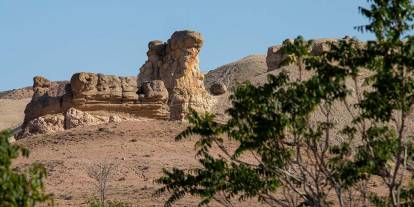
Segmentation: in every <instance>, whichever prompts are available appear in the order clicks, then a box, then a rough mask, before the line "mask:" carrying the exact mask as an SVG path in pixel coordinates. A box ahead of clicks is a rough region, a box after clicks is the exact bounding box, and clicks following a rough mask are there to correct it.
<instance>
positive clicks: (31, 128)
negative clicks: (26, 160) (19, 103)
mask: <svg viewBox="0 0 414 207" xmlns="http://www.w3.org/2000/svg"><path fill="white" fill-rule="evenodd" d="M64 119H65V117H64V116H63V115H62V114H48V115H45V116H42V117H38V118H35V119H33V120H30V121H29V122H28V123H27V124H26V126H25V127H24V128H23V129H22V131H21V132H20V135H19V137H27V136H33V135H37V134H50V133H55V132H59V131H63V130H65V127H64Z"/></svg>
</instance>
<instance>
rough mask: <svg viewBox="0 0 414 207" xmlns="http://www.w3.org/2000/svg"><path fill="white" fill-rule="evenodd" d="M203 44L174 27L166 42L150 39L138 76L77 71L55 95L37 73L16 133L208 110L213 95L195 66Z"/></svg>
mask: <svg viewBox="0 0 414 207" xmlns="http://www.w3.org/2000/svg"><path fill="white" fill-rule="evenodd" d="M202 44H203V39H202V37H201V34H200V33H197V32H192V31H179V32H175V33H174V34H173V35H172V37H171V38H170V39H169V40H168V41H167V42H166V43H162V42H161V41H151V42H150V43H149V45H148V47H149V50H148V53H147V55H148V60H147V61H146V63H145V64H144V65H143V66H142V67H141V69H140V74H139V75H138V77H118V76H114V75H104V74H95V73H85V72H81V73H76V74H74V75H73V76H72V78H71V79H70V83H68V84H67V85H65V93H64V94H63V95H60V96H50V95H49V93H48V92H49V90H50V86H51V82H50V81H49V80H47V79H46V78H44V77H41V76H36V77H35V78H34V79H33V82H34V83H33V92H34V95H33V97H32V100H31V102H30V103H29V104H28V105H27V106H26V109H25V120H24V123H23V125H22V133H21V137H22V136H30V135H34V134H38V133H41V134H42V133H50V132H56V131H59V130H62V129H70V128H74V127H78V126H87V125H95V124H100V123H106V122H111V121H119V120H127V119H131V118H132V119H134V118H138V117H146V118H154V119H172V120H182V119H183V118H184V117H185V115H186V114H187V113H188V111H189V108H193V109H194V110H196V111H198V112H207V111H209V110H210V109H211V107H212V106H213V104H214V101H215V99H214V98H213V97H212V96H210V95H209V94H208V92H207V91H206V89H205V88H204V83H203V79H204V76H203V74H202V73H201V72H200V70H199V60H198V53H199V52H200V49H201V47H202Z"/></svg>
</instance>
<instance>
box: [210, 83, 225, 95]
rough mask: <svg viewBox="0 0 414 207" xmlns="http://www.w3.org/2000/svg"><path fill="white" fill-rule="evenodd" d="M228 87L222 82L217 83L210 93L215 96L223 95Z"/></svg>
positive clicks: (212, 86) (213, 85)
mask: <svg viewBox="0 0 414 207" xmlns="http://www.w3.org/2000/svg"><path fill="white" fill-rule="evenodd" d="M226 91H227V87H226V85H224V83H221V82H215V83H213V84H212V85H211V86H210V93H211V94H213V95H216V96H217V95H221V94H224V93H226Z"/></svg>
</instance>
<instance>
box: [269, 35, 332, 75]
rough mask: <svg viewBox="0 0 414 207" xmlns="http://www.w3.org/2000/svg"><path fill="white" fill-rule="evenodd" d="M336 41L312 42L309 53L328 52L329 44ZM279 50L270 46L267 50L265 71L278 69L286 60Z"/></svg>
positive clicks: (322, 40) (278, 46) (318, 40)
mask: <svg viewBox="0 0 414 207" xmlns="http://www.w3.org/2000/svg"><path fill="white" fill-rule="evenodd" d="M337 41H338V40H337V39H329V38H325V39H317V40H314V43H313V44H314V45H313V47H312V51H311V53H312V55H321V54H322V52H326V51H329V50H330V48H331V47H330V45H331V43H335V42H337ZM281 48H282V46H281V45H276V46H271V47H269V48H268V50H267V57H266V64H267V68H268V70H267V71H273V70H276V69H279V68H280V67H281V65H280V64H281V63H282V62H283V60H285V59H286V58H287V55H286V54H284V53H283V51H282V50H281Z"/></svg>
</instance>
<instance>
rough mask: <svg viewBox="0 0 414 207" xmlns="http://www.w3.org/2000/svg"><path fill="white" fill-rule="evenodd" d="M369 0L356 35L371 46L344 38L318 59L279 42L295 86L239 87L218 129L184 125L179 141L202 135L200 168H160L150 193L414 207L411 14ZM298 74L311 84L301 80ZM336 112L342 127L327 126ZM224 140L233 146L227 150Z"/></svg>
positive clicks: (211, 123)
mask: <svg viewBox="0 0 414 207" xmlns="http://www.w3.org/2000/svg"><path fill="white" fill-rule="evenodd" d="M368 2H370V7H369V8H360V11H361V13H362V15H363V16H365V17H367V18H368V19H369V24H368V25H365V26H360V27H357V29H358V30H360V31H363V32H371V33H373V34H374V35H375V37H376V40H375V41H368V42H367V43H366V44H363V43H361V42H359V41H358V40H356V39H351V38H347V39H343V40H340V41H338V42H336V43H332V44H331V45H330V47H331V48H330V50H329V51H323V52H322V53H321V54H320V55H318V56H313V55H312V54H311V53H310V51H309V48H311V47H309V46H310V45H312V44H313V42H312V41H306V40H304V39H303V38H302V37H299V38H297V39H296V40H295V41H294V42H293V43H292V42H290V41H286V42H284V46H283V47H284V48H285V51H286V52H287V53H288V54H289V59H288V61H289V63H296V64H297V65H298V66H299V70H300V71H299V74H300V75H299V79H298V80H295V81H293V82H292V81H291V80H290V79H289V75H288V74H287V72H281V73H280V74H278V75H276V76H273V75H270V76H269V80H268V83H266V84H264V85H262V86H253V85H252V84H250V83H246V84H244V85H241V86H240V87H238V88H236V89H235V91H234V94H233V95H232V96H231V100H232V104H233V105H232V107H231V108H230V109H228V111H227V113H228V114H229V115H230V119H229V120H228V121H227V122H226V123H224V124H223V123H218V122H216V121H215V120H214V115H211V114H205V115H199V114H197V113H195V112H194V113H193V114H192V115H191V116H190V117H189V122H190V123H191V126H190V127H188V128H187V129H186V130H185V131H183V132H182V133H181V134H180V135H178V136H177V137H176V140H181V139H184V138H187V137H190V136H191V135H200V137H199V139H198V140H197V141H196V143H195V146H196V149H197V152H196V156H197V158H198V160H199V162H200V164H201V167H199V168H195V169H191V170H182V169H178V168H173V169H171V170H167V169H164V176H163V177H161V178H159V179H158V180H157V182H158V183H160V184H162V185H163V186H162V187H161V188H160V189H159V190H158V191H157V192H156V194H157V195H159V194H161V193H164V192H170V193H171V195H170V197H169V199H168V200H167V201H166V203H165V206H171V205H172V204H173V203H174V202H176V201H177V200H179V199H181V198H183V197H184V196H185V195H187V194H189V195H193V196H198V197H201V198H202V200H201V202H200V205H207V204H209V202H211V201H212V200H215V201H217V202H218V203H221V204H222V205H223V206H231V202H232V201H233V200H234V199H237V200H239V201H244V200H246V199H249V198H255V199H258V200H259V201H260V202H262V203H264V204H268V205H269V206H286V207H287V206H372V205H373V206H393V207H396V206H413V205H414V184H413V183H412V179H411V178H412V177H413V176H414V168H413V166H414V156H413V155H414V140H413V134H412V133H413V131H412V129H408V128H407V127H406V126H407V123H408V122H409V121H411V119H412V118H411V117H412V116H413V115H414V113H413V111H412V108H413V104H414V36H411V34H412V29H413V19H414V7H413V5H412V2H411V1H410V0H369V1H368ZM302 66H303V67H302ZM302 70H307V71H308V72H309V73H310V74H311V75H310V77H309V78H306V79H302V72H303V71H302ZM347 82H348V83H347ZM349 82H350V83H351V84H349ZM350 97H355V99H356V103H351V102H349V100H350V99H351V98H350ZM338 105H341V106H343V107H344V108H345V109H346V113H348V116H350V117H352V120H351V121H350V122H349V123H348V122H345V121H346V120H334V119H333V117H334V116H333V114H335V113H339V112H338V111H336V110H335V107H336V106H338ZM314 113H320V114H322V116H321V117H322V119H318V120H314V119H312V114H314ZM336 117H341V116H340V115H337V116H336ZM341 122H343V123H341ZM225 137H228V138H229V139H230V140H233V141H237V142H238V143H239V145H238V147H237V148H236V149H235V150H229V148H228V147H227V146H226V145H225V142H224V138H225ZM213 147H214V148H218V149H220V151H221V153H220V155H219V156H217V155H215V154H213V153H211V149H212V148H213ZM246 157H249V158H251V159H246ZM373 184H375V185H376V186H379V187H378V188H372V187H369V186H370V185H373ZM379 188H381V189H386V190H385V191H384V190H379Z"/></svg>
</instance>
